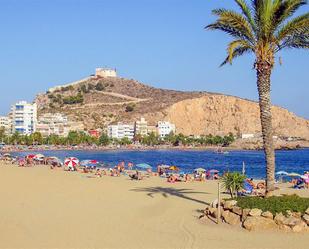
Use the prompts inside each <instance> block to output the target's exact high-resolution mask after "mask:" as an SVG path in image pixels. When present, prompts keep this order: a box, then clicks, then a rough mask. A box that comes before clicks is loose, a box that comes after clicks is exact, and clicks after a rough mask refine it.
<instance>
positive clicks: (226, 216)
mask: <svg viewBox="0 0 309 249" xmlns="http://www.w3.org/2000/svg"><path fill="white" fill-rule="evenodd" d="M222 218H223V220H224V221H225V222H226V223H228V224H230V225H237V224H240V216H239V215H237V214H234V213H233V212H230V211H228V210H225V211H223V212H222Z"/></svg>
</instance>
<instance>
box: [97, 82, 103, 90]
mask: <svg viewBox="0 0 309 249" xmlns="http://www.w3.org/2000/svg"><path fill="white" fill-rule="evenodd" d="M95 90H97V91H104V90H105V87H104V85H103V84H102V83H101V82H99V83H97V84H96V85H95Z"/></svg>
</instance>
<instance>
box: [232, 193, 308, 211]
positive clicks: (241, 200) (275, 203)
mask: <svg viewBox="0 0 309 249" xmlns="http://www.w3.org/2000/svg"><path fill="white" fill-rule="evenodd" d="M236 200H237V205H238V206H239V207H241V208H250V209H252V208H259V209H261V210H263V211H270V212H271V213H272V214H274V215H275V214H276V213H280V212H282V213H283V214H286V212H287V210H290V211H292V212H301V213H302V214H304V213H305V211H306V209H307V208H308V207H309V198H303V197H299V196H298V195H284V196H272V197H268V198H262V197H257V196H254V197H238V198H236Z"/></svg>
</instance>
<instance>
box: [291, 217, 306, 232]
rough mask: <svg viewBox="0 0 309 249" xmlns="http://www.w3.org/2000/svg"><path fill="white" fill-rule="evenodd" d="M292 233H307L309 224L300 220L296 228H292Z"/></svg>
mask: <svg viewBox="0 0 309 249" xmlns="http://www.w3.org/2000/svg"><path fill="white" fill-rule="evenodd" d="M292 231H293V232H295V233H300V232H305V231H307V224H306V223H305V222H304V221H302V220H300V221H299V222H298V223H297V224H296V225H295V226H293V227H292Z"/></svg>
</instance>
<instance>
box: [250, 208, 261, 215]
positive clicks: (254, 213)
mask: <svg viewBox="0 0 309 249" xmlns="http://www.w3.org/2000/svg"><path fill="white" fill-rule="evenodd" d="M261 214H262V210H261V209H258V208H253V209H251V210H250V212H249V216H261Z"/></svg>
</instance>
